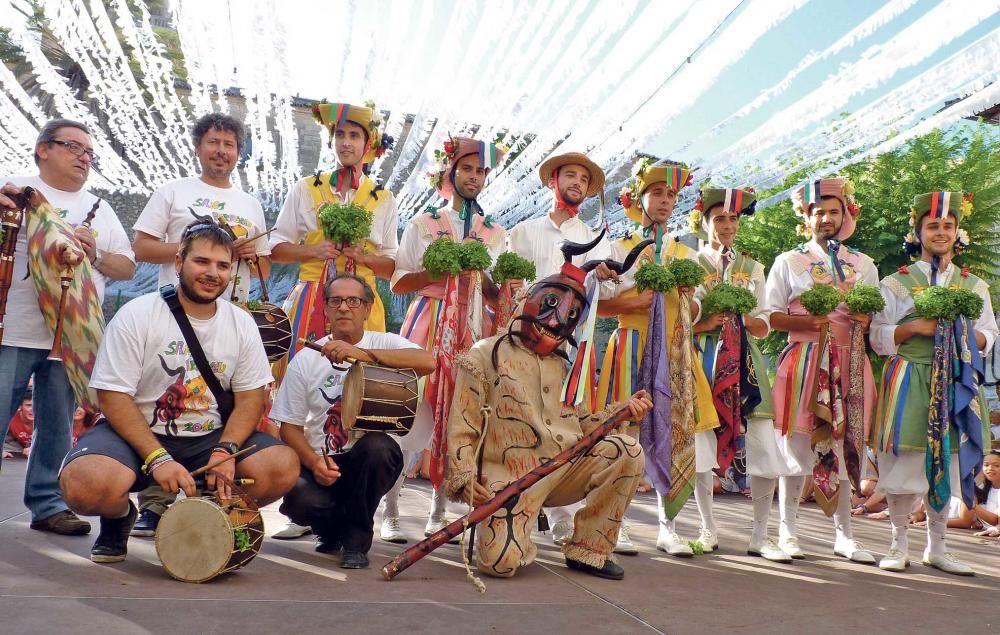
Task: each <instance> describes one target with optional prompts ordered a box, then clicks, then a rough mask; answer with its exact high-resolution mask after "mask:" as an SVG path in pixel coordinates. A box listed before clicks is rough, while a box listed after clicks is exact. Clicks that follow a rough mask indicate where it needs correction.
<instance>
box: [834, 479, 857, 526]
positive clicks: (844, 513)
mask: <svg viewBox="0 0 1000 635" xmlns="http://www.w3.org/2000/svg"><path fill="white" fill-rule="evenodd" d="M833 529H834V531H835V532H836V540H837V542H841V541H842V540H853V539H854V532H852V531H851V483H850V481H848V480H847V479H840V494H839V495H838V496H837V510H836V511H834V512H833Z"/></svg>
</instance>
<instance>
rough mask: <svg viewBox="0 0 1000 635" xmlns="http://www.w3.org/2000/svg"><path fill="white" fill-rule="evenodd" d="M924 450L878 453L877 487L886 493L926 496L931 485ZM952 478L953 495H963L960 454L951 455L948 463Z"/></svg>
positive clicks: (949, 473)
mask: <svg viewBox="0 0 1000 635" xmlns="http://www.w3.org/2000/svg"><path fill="white" fill-rule="evenodd" d="M925 460H926V459H925V454H924V453H923V452H915V451H906V450H900V451H899V456H895V455H894V454H893V453H892V452H879V453H878V485H876V486H875V488H876V489H877V490H878V491H880V492H885V493H886V494H920V495H921V496H925V495H926V494H927V491H928V489H930V485H929V484H928V483H927V472H926V468H925V467H924V461H925ZM948 475H949V477H950V480H951V495H952V496H956V497H958V498H961V497H962V481H961V480H960V478H959V469H958V454H952V455H951V461H950V463H949V464H948Z"/></svg>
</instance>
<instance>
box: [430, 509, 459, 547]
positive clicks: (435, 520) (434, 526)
mask: <svg viewBox="0 0 1000 635" xmlns="http://www.w3.org/2000/svg"><path fill="white" fill-rule="evenodd" d="M447 526H448V518H447V517H445V516H438V517H435V516H431V517H430V518H428V519H427V524H426V525H424V535H425V536H428V537H429V536H431V535H433V534H434V533H435V532H437V531H438V530H439V529H444V528H445V527H447ZM460 536H461V534H459V535H458V536H456V537H454V538H452V539H451V540H449V541H448V544H450V545H455V544H458V541H459V539H460V538H459V537H460Z"/></svg>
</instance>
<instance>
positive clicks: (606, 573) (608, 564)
mask: <svg viewBox="0 0 1000 635" xmlns="http://www.w3.org/2000/svg"><path fill="white" fill-rule="evenodd" d="M566 566H567V567H569V568H570V569H573V570H575V571H580V572H581V573H589V574H590V575H593V576H597V577H598V578H604V579H605V580H621V579H622V578H624V577H625V569H622V568H621V567H619V566H618V565H617V564H616V563H614V562H612V561H611V558H608V559H607V560H605V561H604V566H603V567H600V568H598V567H595V566H592V565H589V564H587V563H585V562H580V561H579V560H571V559H570V558H566Z"/></svg>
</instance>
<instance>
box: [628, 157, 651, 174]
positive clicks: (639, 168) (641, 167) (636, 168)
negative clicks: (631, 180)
mask: <svg viewBox="0 0 1000 635" xmlns="http://www.w3.org/2000/svg"><path fill="white" fill-rule="evenodd" d="M652 166H653V160H652V159H650V158H649V157H643V158H641V159H639V160H638V161H636V162H635V165H633V166H632V176H636V177H641V176H642V175H643V174H645V173H646V170H648V169H649V168H651V167H652Z"/></svg>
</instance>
